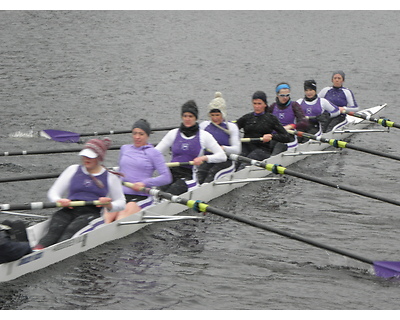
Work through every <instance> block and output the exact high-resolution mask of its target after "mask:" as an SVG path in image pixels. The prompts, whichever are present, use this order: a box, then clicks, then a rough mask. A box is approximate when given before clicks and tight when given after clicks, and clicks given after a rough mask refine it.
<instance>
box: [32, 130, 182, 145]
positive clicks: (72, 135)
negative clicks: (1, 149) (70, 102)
mask: <svg viewBox="0 0 400 320" xmlns="http://www.w3.org/2000/svg"><path fill="white" fill-rule="evenodd" d="M175 128H176V126H175V127H164V128H153V129H151V131H168V130H172V129H175ZM125 133H132V130H111V131H103V132H96V131H95V132H89V133H76V132H71V131H62V130H53V129H47V130H41V131H39V133H38V134H39V136H40V137H44V138H46V139H51V140H54V141H58V142H67V143H79V142H81V140H80V138H81V137H90V136H104V135H111V134H125Z"/></svg>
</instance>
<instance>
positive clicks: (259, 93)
mask: <svg viewBox="0 0 400 320" xmlns="http://www.w3.org/2000/svg"><path fill="white" fill-rule="evenodd" d="M255 99H261V100H262V101H264V102H265V104H268V103H267V95H266V94H265V92H264V91H256V92H254V93H253V98H252V100H255Z"/></svg>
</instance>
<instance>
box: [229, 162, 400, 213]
mask: <svg viewBox="0 0 400 320" xmlns="http://www.w3.org/2000/svg"><path fill="white" fill-rule="evenodd" d="M229 158H230V159H231V160H237V161H243V162H247V163H250V164H252V165H255V166H258V167H261V168H264V169H267V170H269V171H271V172H273V173H277V174H287V175H290V176H293V177H297V178H301V179H304V180H307V181H312V182H316V183H319V184H322V185H325V186H329V187H332V188H335V189H340V190H344V191H348V192H351V193H355V194H358V195H361V196H364V197H367V198H371V199H375V200H380V201H383V202H387V203H391V204H394V205H397V206H400V201H397V200H393V199H389V198H386V197H382V196H379V195H375V194H372V193H369V192H366V191H362V190H358V189H355V188H352V187H349V186H345V185H339V184H336V183H333V182H330V181H327V180H323V179H320V178H317V177H313V176H310V175H306V174H303V173H300V172H296V171H293V170H290V169H287V168H285V167H282V166H279V165H275V164H265V163H263V162H261V161H257V160H254V159H250V158H246V157H243V156H239V155H235V154H230V155H229Z"/></svg>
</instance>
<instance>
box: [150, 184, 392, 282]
mask: <svg viewBox="0 0 400 320" xmlns="http://www.w3.org/2000/svg"><path fill="white" fill-rule="evenodd" d="M143 191H145V192H146V193H148V194H150V195H153V196H154V197H160V198H164V199H167V200H169V201H171V202H174V203H179V204H183V205H186V206H187V207H189V208H191V209H194V210H195V211H198V212H210V213H213V214H215V215H218V216H221V217H224V218H227V219H231V220H235V221H238V222H242V223H245V224H248V225H250V226H252V227H256V228H259V229H263V230H266V231H269V232H273V233H276V234H278V235H281V236H283V237H287V238H290V239H293V240H296V241H300V242H303V243H306V244H309V245H312V246H314V247H317V248H320V249H324V250H328V251H331V252H334V253H337V254H340V255H343V256H346V257H349V258H352V259H355V260H358V261H361V262H364V263H367V264H370V265H372V266H373V267H374V271H375V275H376V276H378V277H382V278H394V277H396V278H398V277H400V262H399V261H373V260H371V259H368V258H364V257H361V256H359V255H356V254H353V253H351V252H348V251H345V250H341V249H338V248H334V247H331V246H328V245H325V244H322V243H319V242H317V241H314V240H311V239H307V238H304V237H301V236H298V235H296V234H293V233H290V232H286V231H283V230H279V229H275V228H273V227H270V226H267V225H265V224H262V223H260V222H257V221H252V220H250V219H247V218H245V217H242V216H238V215H235V214H232V213H229V212H226V211H223V210H221V209H218V208H216V207H212V206H210V205H208V204H206V203H204V202H201V201H199V200H187V199H184V198H182V197H180V196H174V195H172V194H170V193H167V192H163V191H160V190H157V189H149V188H144V190H143Z"/></svg>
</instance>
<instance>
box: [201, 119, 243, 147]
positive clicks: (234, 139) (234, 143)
mask: <svg viewBox="0 0 400 320" xmlns="http://www.w3.org/2000/svg"><path fill="white" fill-rule="evenodd" d="M210 124H211V121H210V120H206V121H203V122H201V123H200V125H199V127H200V129H203V130H205V128H207V127H208V125H210ZM226 124H227V127H228V130H229V143H230V145H229V146H224V151H226V152H228V153H234V154H240V153H241V152H242V142H241V141H240V132H239V128H238V126H237V125H236V124H234V123H232V122H226Z"/></svg>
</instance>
